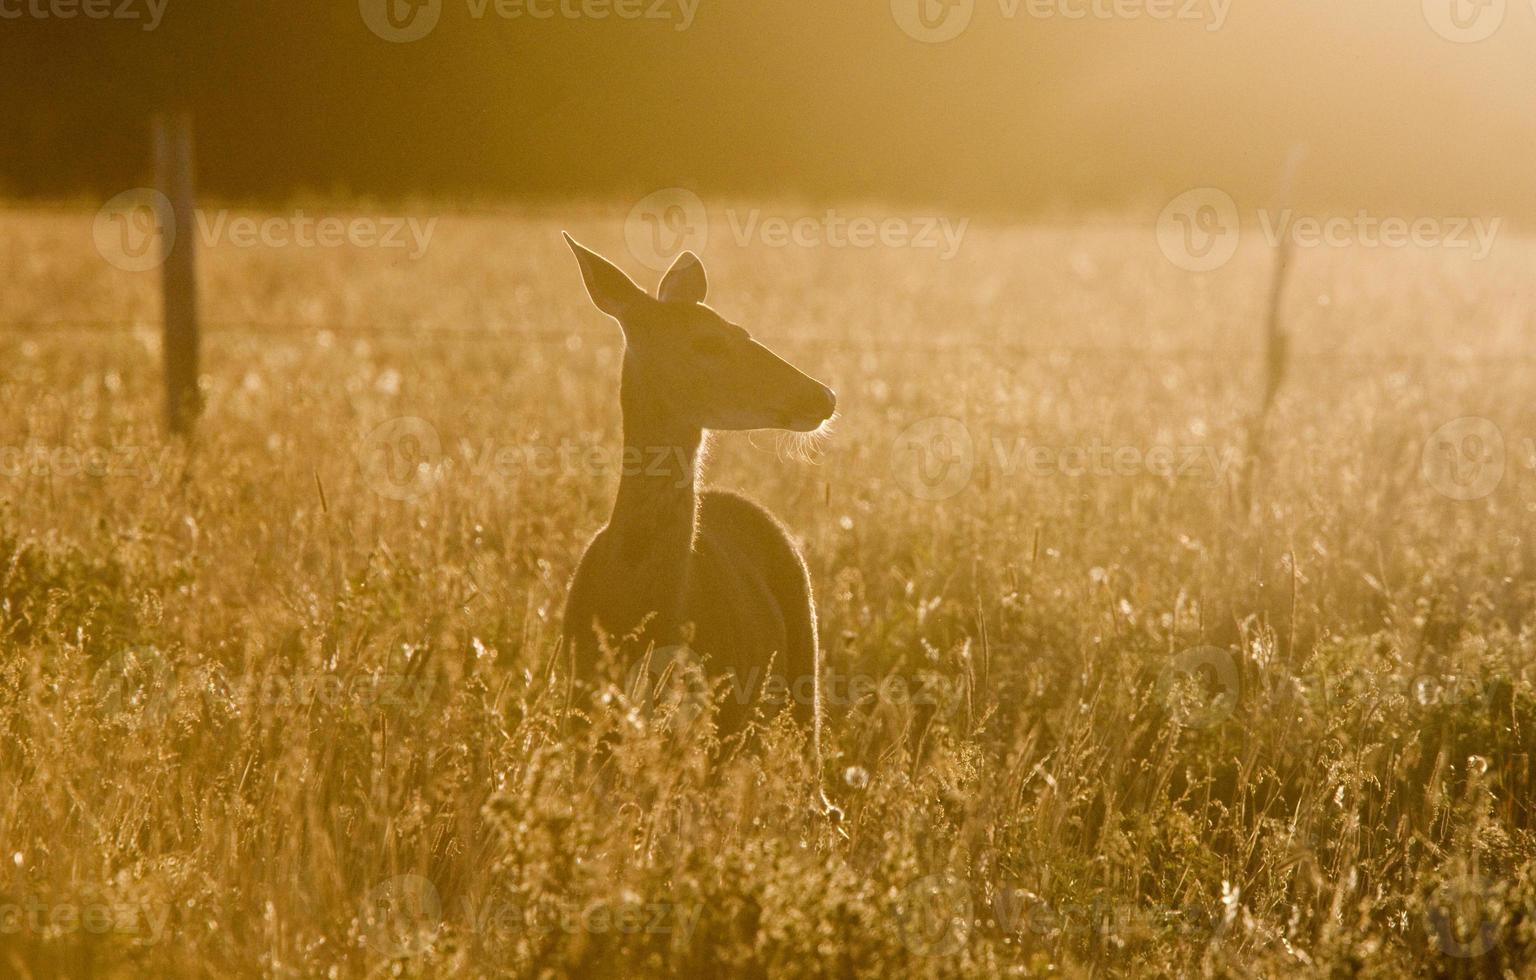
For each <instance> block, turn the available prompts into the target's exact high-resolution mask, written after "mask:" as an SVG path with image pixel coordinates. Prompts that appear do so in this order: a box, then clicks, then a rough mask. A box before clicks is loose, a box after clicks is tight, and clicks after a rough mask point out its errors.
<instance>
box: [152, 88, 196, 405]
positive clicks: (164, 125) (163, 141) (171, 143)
mask: <svg viewBox="0 0 1536 980" xmlns="http://www.w3.org/2000/svg"><path fill="white" fill-rule="evenodd" d="M154 142H155V186H156V188H157V189H158V190H159V191H160V193H161V194H162V195H164V197H163V199H162V200H161V201H160V206H161V207H162V208H163V207H165V206H166V205H167V203H168V204H169V207H170V213H169V214H164V215H161V216H160V220H161V225H160V227H161V228H162V229H167V228H169V229H174V238H173V239H172V242H171V247H170V248H169V249H168V250H167V254H166V256H165V263H164V265H162V266H161V285H162V295H163V297H164V314H165V334H164V342H163V344H162V347H163V349H164V354H165V395H166V402H165V409H166V423H167V425H168V426H169V427H170V430H171V432H172V433H173V434H175V435H186V434H187V433H189V432H190V431H191V430H192V426H193V424H194V423H195V422H196V421H197V416H198V414H199V413H200V412H201V411H202V395H201V394H200V393H199V391H198V386H197V375H198V363H199V346H200V341H199V337H198V327H197V217H196V214H195V211H194V209H195V207H196V199H195V192H194V190H193V172H192V163H193V161H192V116H191V114H190V113H187V112H180V111H178V112H163V113H160V114H158V115H156V116H155V120H154Z"/></svg>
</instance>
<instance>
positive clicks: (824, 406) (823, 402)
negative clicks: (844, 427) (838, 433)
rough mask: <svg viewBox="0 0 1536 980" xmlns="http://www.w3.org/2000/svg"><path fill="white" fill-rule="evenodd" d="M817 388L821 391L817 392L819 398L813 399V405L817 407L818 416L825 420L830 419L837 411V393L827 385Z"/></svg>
mask: <svg viewBox="0 0 1536 980" xmlns="http://www.w3.org/2000/svg"><path fill="white" fill-rule="evenodd" d="M817 387H819V388H820V389H821V390H820V391H819V392H817V396H818V397H816V398H814V399H812V403H813V404H814V405H816V414H817V415H818V416H819V417H821V418H823V419H829V418H831V417H832V413H833V412H835V411H837V392H835V391H833V390H832V389H831V388H828V387H827V386H826V385H818V386H817Z"/></svg>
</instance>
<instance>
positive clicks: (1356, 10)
mask: <svg viewBox="0 0 1536 980" xmlns="http://www.w3.org/2000/svg"><path fill="white" fill-rule="evenodd" d="M29 2H30V0H29ZM140 2H142V0H140ZM645 2H646V5H647V6H649V5H650V4H651V3H653V2H654V0H645ZM900 2H902V0H898V3H900ZM1068 2H1069V4H1070V5H1071V6H1073V7H1074V8H1081V7H1083V6H1085V5H1086V4H1087V2H1088V0H1068ZM1486 2H1487V3H1494V2H1495V0H1486ZM1185 4H1186V0H1176V4H1175V7H1176V9H1179V10H1183V9H1185ZM1453 4H1459V5H1460V6H1461V7H1462V8H1463V9H1464V10H1465V11H1468V12H1475V11H1477V10H1480V9H1481V8H1480V7H1477V6H1475V5H1474V4H1473V3H1472V2H1471V0H1431V2H1430V3H1429V5H1428V10H1426V7H1425V5H1422V4H1420V3H1418V2H1410V0H1351V2H1348V3H1336V2H1321V0H1301V2H1297V0H1234V2H1232V3H1230V5H1224V6H1219V7H1218V6H1217V5H1216V4H1214V3H1213V2H1212V0H1205V2H1202V3H1199V4H1193V5H1189V7H1188V9H1189V10H1191V11H1194V12H1196V13H1197V14H1198V17H1199V19H1197V20H1174V21H1166V22H1163V21H1152V20H1148V19H1145V18H1143V19H1139V20H1136V19H1129V20H1128V19H1120V18H1116V19H1095V18H1087V19H1083V20H1076V21H1072V20H1066V19H1064V18H1061V17H1056V18H1052V19H1035V18H1030V17H1027V16H1025V15H1024V12H1023V11H1024V10H1025V9H1027V8H1026V7H1023V6H1020V8H1019V13H1018V14H1017V16H1015V17H1013V18H1011V19H1010V18H1008V17H1006V16H1005V15H1004V14H1003V10H1004V9H1007V8H1005V7H1004V6H1002V4H1001V3H1000V0H978V2H977V3H976V5H975V10H974V14H973V16H972V19H971V22H970V26H969V28H968V29H967V30H966V31H965V32H964V33H962V34H961V35H960V36H959V37H958V38H956V39H955V40H953V41H950V42H948V43H944V44H927V43H921V42H919V41H917V40H914V39H913V38H912V37H909V36H908V35H907V34H906V33H904V32H903V31H902V30H901V29H900V28H899V27H898V26H897V18H896V16H895V15H894V14H893V10H892V6H891V4H890V3H888V2H885V0H858V2H851V3H850V2H843V3H825V4H823V3H777V2H773V3H770V2H764V0H750V2H731V3H720V2H710V0H702V2H700V3H699V4H698V6H697V11H696V14H695V16H694V18H693V20H692V23H691V24H690V25H689V27H688V29H687V30H681V31H680V30H677V29H676V28H677V27H678V25H679V20H678V19H676V18H674V19H672V20H667V21H653V20H639V21H628V20H613V19H610V20H607V21H594V20H567V19H562V18H555V19H551V20H543V21H533V20H529V19H528V18H526V17H525V18H523V19H520V20H504V19H499V18H497V17H494V16H486V17H484V18H483V19H478V20H477V19H475V18H473V17H472V16H471V15H470V13H469V7H468V5H467V0H445V2H444V5H443V8H442V13H441V17H440V20H439V22H438V25H437V27H436V29H435V30H433V31H432V32H431V34H429V35H428V36H427V37H425V38H424V39H422V40H419V41H416V42H413V43H408V44H391V43H386V42H385V41H383V40H381V39H380V38H378V37H376V36H375V35H374V34H373V33H371V32H370V31H368V30H367V29H365V27H364V25H363V19H362V17H361V15H360V8H359V6H358V4H357V3H353V2H345V0H341V2H333V3H325V4H317V3H309V2H303V0H284V2H272V3H240V4H192V3H187V2H178V0H169V3H168V6H167V7H166V9H165V13H164V18H163V23H162V24H161V25H160V26H159V27H158V28H157V29H156V30H154V31H144V30H142V25H140V24H137V23H131V22H118V21H103V22H94V21H85V20H81V19H75V20H69V21H64V20H57V19H35V18H23V19H20V20H15V21H5V22H4V23H3V26H4V42H3V43H4V48H3V55H0V83H3V87H4V91H5V92H6V93H7V102H8V106H7V109H6V112H5V113H4V118H3V122H0V126H3V127H4V128H3V130H0V134H3V138H0V179H3V180H4V181H5V183H6V184H7V185H8V186H9V189H10V190H11V191H12V192H13V193H23V194H40V195H50V196H56V195H61V194H71V193H74V192H78V191H89V192H93V193H98V194H100V193H106V192H115V191H117V190H120V189H122V188H123V187H126V186H134V185H136V184H138V183H141V182H142V181H143V175H144V172H145V169H146V167H147V149H146V139H145V135H144V131H145V115H146V113H147V111H148V110H149V109H150V108H152V107H153V106H154V105H156V104H158V103H161V102H165V101H184V102H189V103H190V104H191V105H192V106H193V107H194V109H195V110H196V114H197V123H198V129H199V141H200V146H199V153H200V159H201V162H202V167H201V183H202V187H203V189H204V191H205V192H206V193H208V194H212V195H216V196H221V197H234V198H240V199H247V198H261V199H274V198H276V199H281V198H283V197H285V196H287V195H289V194H291V193H293V192H295V191H300V190H309V191H318V192H321V193H327V194H328V193H331V192H334V191H338V190H339V191H346V192H349V193H353V194H382V195H387V196H394V195H400V194H411V193H421V194H427V195H432V196H445V195H446V196H455V195H469V194H476V193H484V194H488V195H492V196H497V197H505V196H508V195H513V196H523V195H534V196H540V197H551V196H553V197H557V198H564V197H579V196H586V195H590V194H593V193H601V192H616V193H631V194H632V193H644V192H646V191H649V190H652V189H654V188H655V187H658V186H673V185H681V186H687V187H691V188H692V189H694V190H696V191H698V192H699V193H701V194H734V193H741V194H754V195H760V194H765V193H766V194H771V195H773V196H780V197H781V196H785V195H806V196H812V197H821V196H826V197H836V198H840V199H846V198H847V197H849V196H855V197H870V198H878V199H881V200H885V201H893V202H897V203H904V202H912V203H926V204H932V205H949V206H953V207H965V208H987V209H993V208H995V209H999V210H1003V211H1020V212H1022V211H1032V210H1039V209H1051V208H1065V209H1077V208H1089V207H1091V208H1102V207H1118V206H1122V205H1125V204H1128V203H1132V204H1138V205H1139V204H1141V203H1143V202H1146V201H1153V200H1156V201H1161V200H1166V199H1167V197H1169V196H1171V195H1172V194H1173V193H1177V192H1178V191H1180V190H1183V189H1184V188H1185V187H1188V186H1194V185H1215V186H1219V187H1223V188H1225V189H1227V190H1228V191H1229V192H1231V193H1232V194H1233V195H1234V196H1235V197H1236V198H1237V199H1238V201H1239V203H1240V204H1241V205H1243V206H1244V207H1253V206H1258V205H1260V204H1263V203H1267V202H1269V201H1270V199H1271V198H1272V197H1273V195H1274V194H1275V188H1276V184H1277V183H1278V181H1279V175H1280V171H1281V169H1282V161H1283V160H1284V158H1285V155H1286V152H1287V150H1288V149H1289V148H1290V147H1291V146H1292V145H1295V144H1297V143H1304V144H1306V145H1307V146H1308V147H1309V151H1310V152H1309V157H1308V164H1307V166H1306V167H1305V168H1304V170H1303V172H1302V174H1301V176H1300V179H1299V186H1298V199H1299V202H1300V203H1302V204H1304V205H1307V206H1315V207H1329V208H1334V209H1342V210H1352V209H1354V208H1356V207H1368V208H1372V209H1374V210H1376V211H1390V212H1405V211H1407V212H1413V213H1424V212H1425V211H1431V212H1433V213H1439V214H1443V213H1448V212H1458V213H1465V212H1476V213H1480V214H1483V213H1491V214H1500V215H1508V216H1528V215H1530V214H1532V213H1536V187H1533V184H1532V182H1531V181H1530V180H1529V179H1528V177H1527V171H1528V169H1529V161H1530V158H1531V151H1532V149H1533V148H1536V107H1533V101H1536V100H1533V97H1532V94H1531V93H1533V92H1536V10H1533V6H1532V4H1530V3H1528V2H1527V0H1507V3H1504V2H1499V3H1497V4H1496V6H1493V7H1490V8H1488V9H1489V11H1490V12H1488V13H1486V14H1484V16H1488V17H1494V16H1495V15H1496V14H1497V11H1498V10H1500V9H1502V10H1503V14H1502V20H1501V22H1500V26H1499V28H1498V29H1497V30H1496V31H1495V32H1493V34H1492V35H1491V36H1490V37H1489V38H1488V39H1487V40H1484V41H1482V42H1480V43H1471V44H1458V43H1453V42H1452V41H1450V40H1448V39H1446V38H1445V37H1443V36H1441V34H1439V33H1437V32H1436V31H1435V30H1434V29H1433V28H1432V26H1431V19H1432V18H1439V17H1440V16H1441V14H1440V13H1437V12H1436V11H1449V9H1450V8H1451V6H1452V5H1453ZM669 9H672V10H676V9H677V4H676V3H675V2H674V3H671V4H669ZM1218 11H1223V12H1224V18H1221V19H1219V20H1218V13H1217V12H1218ZM1469 15H1470V14H1469ZM1218 23H1219V24H1220V27H1219V29H1211V28H1214V27H1215V26H1216V25H1217V24H1218Z"/></svg>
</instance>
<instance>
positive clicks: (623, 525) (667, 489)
mask: <svg viewBox="0 0 1536 980" xmlns="http://www.w3.org/2000/svg"><path fill="white" fill-rule="evenodd" d="M620 403H621V405H622V408H623V412H624V456H623V467H622V469H623V476H622V477H621V478H620V480H619V492H618V496H617V497H616V498H615V500H614V504H613V516H612V517H611V518H610V519H609V521H608V533H609V535H610V536H611V537H612V538H613V540H614V543H615V545H616V546H617V549H618V554H619V555H620V557H621V559H622V561H623V563H624V565H625V568H626V571H627V573H628V574H629V575H631V576H633V578H632V582H633V587H634V588H635V589H637V590H644V591H647V592H650V593H651V597H652V599H653V600H654V602H655V605H653V606H652V608H653V609H655V610H657V611H658V612H664V613H671V612H674V611H676V609H677V607H678V604H679V603H680V602H681V596H682V591H683V585H684V583H685V582H686V577H687V571H688V562H689V557H690V555H691V554H692V551H693V539H694V532H695V528H696V525H697V517H698V514H697V511H698V497H697V490H696V485H697V481H698V470H699V465H698V464H699V458H700V453H701V448H702V445H703V442H704V432H703V430H702V429H700V428H699V427H698V426H690V425H688V424H686V423H682V422H679V421H678V420H677V419H675V418H673V417H672V416H671V415H670V413H668V412H667V411H666V410H665V409H664V408H662V407H661V406H659V405H657V404H656V402H655V401H654V399H646V398H641V397H637V396H636V395H635V394H634V392H632V391H631V390H630V386H628V385H625V386H624V390H623V393H622V395H621V397H620Z"/></svg>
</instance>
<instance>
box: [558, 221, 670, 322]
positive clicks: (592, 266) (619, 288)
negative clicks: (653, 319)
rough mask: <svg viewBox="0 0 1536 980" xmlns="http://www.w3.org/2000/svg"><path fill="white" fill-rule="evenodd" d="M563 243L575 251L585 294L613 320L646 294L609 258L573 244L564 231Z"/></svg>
mask: <svg viewBox="0 0 1536 980" xmlns="http://www.w3.org/2000/svg"><path fill="white" fill-rule="evenodd" d="M561 234H565V233H564V232H562V233H561ZM565 243H566V244H567V245H569V246H570V247H571V251H572V252H575V253H576V261H577V262H578V263H579V264H580V265H581V281H582V282H583V283H584V284H585V285H586V287H587V295H588V296H591V297H592V302H593V303H594V304H595V305H596V306H597V308H598V309H600V310H602V311H603V312H604V313H606V314H608V315H609V316H611V317H613V318H614V319H615V320H623V319H624V318H625V317H626V316H628V315H629V314H630V313H632V312H634V310H635V308H636V307H638V306H639V305H640V304H641V303H643V302H644V301H646V300H647V299H649V298H650V297H648V296H646V295H645V290H643V289H641V288H640V287H639V286H636V285H635V284H634V282H633V281H632V280H631V279H630V278H629V277H628V276H626V275H625V274H624V273H623V272H621V271H620V270H619V267H618V266H616V265H614V264H613V263H612V262H609V261H608V260H607V259H605V258H603V257H602V256H601V255H598V254H597V253H596V252H594V251H592V250H591V249H589V248H586V247H584V246H582V245H579V244H577V242H576V240H575V239H574V238H572V237H571V236H570V235H568V234H565Z"/></svg>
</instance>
